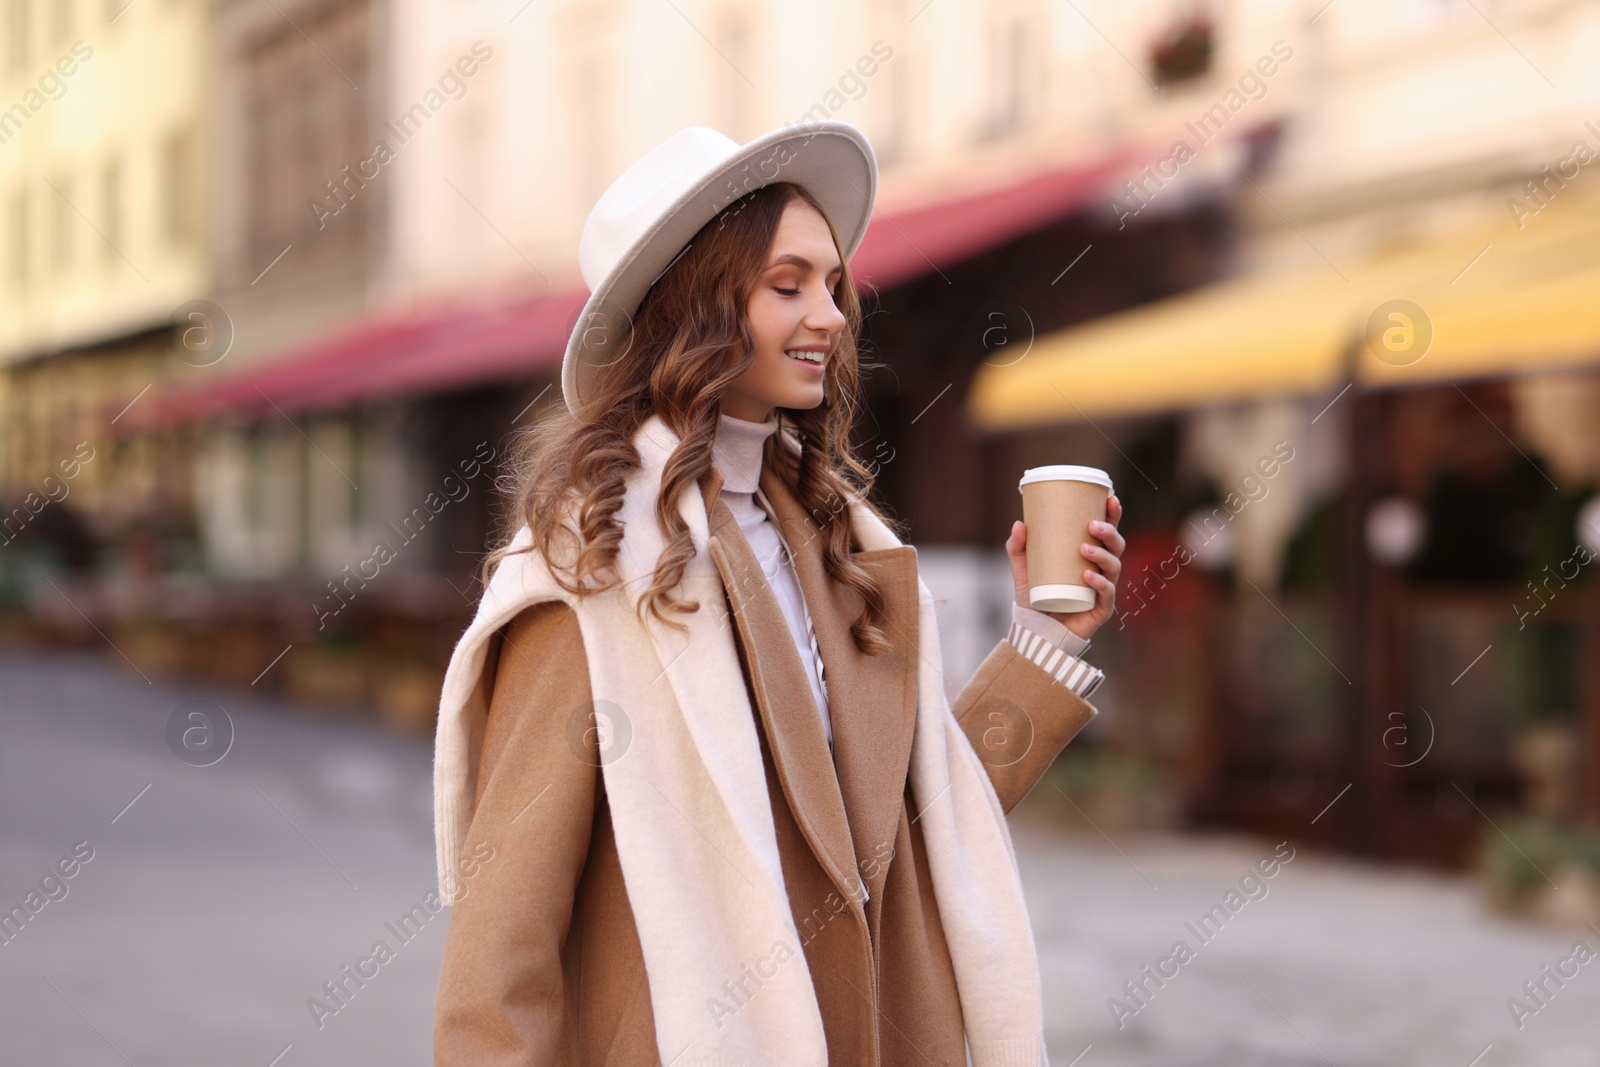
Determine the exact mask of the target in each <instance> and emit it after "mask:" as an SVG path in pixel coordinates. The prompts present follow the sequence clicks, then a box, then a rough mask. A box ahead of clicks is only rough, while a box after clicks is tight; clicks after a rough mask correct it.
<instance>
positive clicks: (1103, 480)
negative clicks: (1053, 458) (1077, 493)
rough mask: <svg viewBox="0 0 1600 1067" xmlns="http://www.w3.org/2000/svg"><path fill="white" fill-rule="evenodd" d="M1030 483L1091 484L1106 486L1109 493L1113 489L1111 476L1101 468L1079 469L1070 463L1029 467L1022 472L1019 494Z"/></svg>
mask: <svg viewBox="0 0 1600 1067" xmlns="http://www.w3.org/2000/svg"><path fill="white" fill-rule="evenodd" d="M1029 482H1089V483H1090V484H1092V485H1103V486H1105V487H1106V490H1107V491H1108V492H1110V491H1112V489H1113V487H1112V485H1111V475H1109V474H1107V473H1106V472H1105V471H1103V470H1101V469H1100V468H1099V467H1078V466H1074V465H1072V464H1070V463H1055V464H1052V465H1050V466H1048V467H1029V468H1028V469H1027V470H1025V471H1023V472H1022V480H1021V481H1020V482H1018V483H1017V492H1019V493H1020V492H1022V487H1023V486H1025V485H1027V484H1028V483H1029Z"/></svg>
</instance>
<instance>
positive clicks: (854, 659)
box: [434, 466, 1097, 1067]
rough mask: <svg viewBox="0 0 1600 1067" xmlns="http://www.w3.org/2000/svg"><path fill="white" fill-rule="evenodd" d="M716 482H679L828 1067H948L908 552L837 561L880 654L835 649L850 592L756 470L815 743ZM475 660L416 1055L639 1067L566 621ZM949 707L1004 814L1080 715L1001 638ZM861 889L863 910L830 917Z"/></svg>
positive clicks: (577, 668)
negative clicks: (464, 782)
mask: <svg viewBox="0 0 1600 1067" xmlns="http://www.w3.org/2000/svg"><path fill="white" fill-rule="evenodd" d="M721 484H722V478H721V474H720V473H719V472H717V471H716V470H713V471H712V472H711V474H710V476H709V477H708V478H707V479H706V481H705V482H704V483H703V484H702V486H701V489H702V492H703V493H704V498H705V504H706V508H707V513H708V516H709V519H710V527H711V538H710V555H711V557H712V559H713V560H714V561H715V563H716V566H717V569H718V571H719V573H720V574H721V576H722V579H723V585H724V591H725V594H726V596H727V600H728V603H727V605H726V608H727V610H728V612H729V617H730V619H732V620H734V622H735V623H736V635H735V637H736V644H737V646H738V648H739V655H740V661H741V664H742V666H743V668H744V675H745V682H746V685H747V686H748V688H749V693H750V698H751V699H750V705H751V707H753V708H756V709H758V713H759V717H758V721H757V724H756V725H757V731H758V735H759V738H760V742H761V751H762V758H763V762H764V764H765V768H766V777H767V786H768V793H769V797H770V799H771V802H772V813H773V820H774V824H775V827H776V831H777V838H778V847H779V855H780V858H781V862H782V867H783V875H784V881H785V885H786V888H787V890H788V895H789V901H790V905H791V908H792V910H793V915H794V921H795V926H796V929H797V930H799V931H800V935H801V939H802V944H803V951H804V954H805V959H806V964H807V966H808V968H809V969H810V972H811V975H812V980H813V983H814V986H815V990H816V995H817V997H818V1007H819V1009H820V1013H821V1015H822V1019H823V1028H824V1032H825V1035H826V1039H827V1045H828V1058H829V1062H830V1063H834V1064H848V1065H852V1067H854V1065H867V1067H877V1065H884V1067H900V1065H905V1067H911V1065H927V1064H938V1065H941V1067H942V1065H950V1067H963V1065H965V1064H966V1062H967V1056H966V1051H965V1036H964V1034H965V1031H964V1028H963V1025H962V1015H961V1004H960V1000H959V997H958V995H957V990H956V982H955V976H954V971H953V968H952V965H951V961H950V954H949V950H948V948H947V947H946V944H945V939H944V934H943V931H942V929H941V926H940V921H939V910H938V906H937V903H936V901H935V898H934V896H933V887H932V881H931V878H930V875H929V870H928V862H927V856H926V853H925V850H924V847H923V843H922V835H921V831H920V829H919V826H918V823H917V817H918V813H917V812H916V811H914V810H912V806H911V804H910V798H911V794H910V788H909V780H908V759H909V752H910V749H911V745H910V734H911V731H912V727H913V724H914V722H915V712H916V699H917V680H916V673H917V672H916V666H917V664H916V657H917V628H918V617H917V606H918V602H917V592H918V590H917V559H916V550H915V549H914V548H913V547H911V546H909V545H902V546H897V547H894V548H889V549H874V550H868V551H857V552H856V553H855V555H854V558H855V560H856V562H858V563H860V564H861V565H862V566H864V567H866V568H867V569H868V570H869V571H871V572H872V574H873V575H874V577H875V578H876V580H877V582H878V584H879V586H880V588H881V589H882V590H883V591H884V594H885V598H886V612H887V621H886V623H885V626H884V629H885V631H886V633H887V634H888V636H889V638H890V640H891V641H892V642H893V644H894V648H893V650H892V651H891V652H889V653H888V654H886V655H881V656H877V657H873V656H868V655H866V654H864V653H861V652H859V651H857V649H856V647H855V643H854V641H853V639H852V638H851V636H850V631H849V627H850V623H851V622H852V621H853V620H854V619H855V618H856V617H857V615H858V614H859V612H860V609H861V599H860V597H859V595H858V594H856V593H855V592H854V591H853V590H851V589H849V588H848V587H846V586H844V585H842V584H840V583H838V582H835V581H833V580H832V579H831V578H829V577H828V576H827V574H826V572H825V571H824V569H823V560H822V536H821V532H820V530H819V528H818V526H817V525H816V523H815V522H814V521H813V520H812V518H811V517H810V516H809V515H808V514H807V513H806V511H805V508H804V506H803V505H802V504H801V502H800V501H799V500H798V498H797V497H796V496H795V494H794V492H793V491H792V490H791V489H790V488H789V486H788V485H787V484H786V482H785V480H784V479H783V478H782V477H781V476H779V475H778V474H777V472H776V471H774V470H773V469H772V468H771V467H770V466H769V467H767V468H765V469H763V471H762V474H761V486H762V488H763V489H764V490H765V491H766V493H767V496H768V498H769V499H770V501H771V502H772V506H773V509H774V511H775V512H776V514H777V517H778V519H779V520H780V528H781V531H782V533H783V535H784V537H785V539H786V540H787V542H788V544H789V545H790V547H791V549H792V550H793V551H794V553H795V569H796V573H797V575H798V578H799V584H800V587H801V590H802V592H803V594H804V596H805V599H806V603H807V605H808V607H809V609H810V612H811V615H812V621H813V625H814V627H815V630H816V639H817V645H818V647H819V649H820V651H821V655H822V659H823V662H824V663H826V664H827V678H828V696H829V706H830V710H831V713H832V720H833V732H834V747H833V751H832V753H831V754H830V752H829V748H828V743H827V739H826V737H825V735H824V733H823V727H822V721H821V717H820V715H819V713H818V709H817V706H816V703H815V700H814V698H813V696H812V693H811V689H810V686H809V683H808V681H807V679H806V676H805V673H804V667H803V666H802V663H801V660H800V656H799V654H798V652H797V650H796V649H795V646H794V641H793V638H792V637H791V636H790V632H789V629H788V627H787V624H786V622H785V620H784V616H783V613H782V609H781V608H780V607H779V605H778V601H777V598H776V596H775V595H774V594H773V592H772V590H771V588H770V587H769V586H767V584H766V582H765V579H764V578H758V579H757V580H756V581H754V582H752V581H750V580H749V578H748V576H749V575H751V574H755V575H757V576H759V575H761V570H760V566H759V564H758V563H757V561H756V559H755V555H754V553H753V552H752V551H751V549H750V547H749V544H748V543H747V542H746V540H745V538H744V535H743V533H742V532H741V531H740V530H739V527H738V524H737V523H736V522H735V521H734V519H733V516H732V514H731V513H730V512H729V511H728V508H727V506H726V505H725V504H723V503H722V501H721V499H720V497H719V495H718V494H719V493H720V490H721ZM706 607H708V606H703V607H702V609H701V610H706ZM489 657H490V660H489V663H488V664H486V667H485V672H486V674H489V673H490V672H492V678H493V689H492V694H491V696H490V701H489V716H488V723H487V727H486V733H485V735H484V739H483V749H482V754H481V757H480V763H479V767H478V776H477V784H476V807H475V810H474V814H473V818H472V825H471V830H470V834H469V836H468V838H467V839H468V840H471V841H474V842H480V844H479V845H478V846H477V847H476V849H475V850H474V858H473V860H472V861H471V864H470V867H468V868H467V869H464V870H463V871H462V877H463V882H462V884H463V886H464V890H465V896H464V897H463V898H462V899H460V900H459V901H457V903H456V904H455V905H454V907H453V909H452V915H451V919H450V925H449V929H448V932H447V934H446V939H445V950H444V962H443V968H442V971H441V974H440V978H439V987H438V995H437V1001H436V1004H435V1013H434V1063H435V1065H436V1067H469V1065H470V1067H491V1065H501V1064H504V1065H506V1067H512V1065H520V1067H528V1065H534V1067H547V1065H552V1067H553V1065H568V1064H574V1065H583V1067H589V1065H618V1067H620V1065H627V1067H632V1065H651V1067H660V1065H661V1063H662V1061H661V1058H660V1056H659V1055H658V1053H657V1050H656V1036H655V1028H654V1021H653V1018H652V1011H651V999H650V987H649V982H651V981H671V980H672V976H671V975H659V976H657V975H650V976H648V977H647V975H646V973H645V966H644V957H643V954H642V951H641V948H640V942H639V937H638V933H637V929H636V927H635V925H634V916H633V912H632V910H631V907H630V905H629V900H628V895H627V892H626V888H625V886H624V883H623V878H622V868H621V865H620V863H619V860H618V854H617V849H616V841H615V837H614V835H613V832H612V826H611V820H610V817H609V814H608V809H607V804H606V794H605V789H604V782H603V778H602V774H601V760H602V759H603V758H605V757H604V756H603V755H602V753H601V751H600V750H599V748H598V747H597V744H596V741H595V738H594V736H593V733H592V731H586V730H585V729H584V728H583V726H584V725H585V723H584V721H582V720H578V719H575V717H574V716H573V715H572V714H571V713H570V712H571V709H576V708H580V707H583V706H585V703H586V701H587V700H588V699H589V695H590V689H589V685H590V676H589V670H588V661H587V659H586V657H585V652H584V645H583V638H582V635H581V633H580V631H579V628H578V623H577V616H576V614H575V612H574V611H573V609H572V608H571V607H570V606H568V605H567V604H565V603H561V602H548V603H542V604H537V605H534V606H532V607H529V608H527V609H524V610H523V611H522V612H521V613H520V614H518V615H517V616H516V617H515V619H514V620H513V621H512V622H511V623H510V624H509V625H507V626H505V627H504V628H502V630H501V632H500V634H499V636H498V639H497V640H495V641H494V642H493V643H492V645H491V649H490V652H489ZM952 712H953V713H954V715H955V716H956V719H957V721H958V723H959V724H960V725H961V728H962V730H963V731H964V733H965V735H966V737H967V739H968V740H969V741H970V742H971V744H972V745H973V748H974V749H975V751H976V752H977V754H978V756H979V758H980V759H981V761H982V763H983V765H984V767H985V768H986V769H987V771H988V774H989V779H990V782H991V783H992V785H993V787H994V789H995V792H996V795H997V798H998V800H999V802H1000V805H1001V807H1002V809H1003V810H1005V811H1007V812H1009V811H1010V810H1011V809H1012V808H1013V807H1015V806H1016V804H1017V802H1018V801H1020V800H1021V799H1022V797H1023V796H1024V795H1026V794H1027V792H1028V791H1029V790H1030V789H1031V788H1032V787H1033V785H1034V784H1035V782H1037V780H1038V779H1039V776H1040V775H1041V774H1042V773H1043V772H1044V771H1045V769H1046V768H1047V767H1049V765H1050V763H1051V762H1052V761H1053V760H1054V759H1055V757H1056V755H1057V754H1058V753H1059V752H1060V751H1061V749H1062V748H1063V747H1064V746H1065V745H1066V744H1067V743H1068V742H1069V741H1070V740H1071V739H1072V738H1073V737H1074V736H1075V735H1076V734H1077V733H1078V731H1079V730H1080V729H1081V728H1082V727H1083V726H1084V725H1085V724H1086V723H1087V722H1088V721H1089V720H1090V719H1091V718H1093V717H1094V715H1095V714H1096V713H1097V712H1096V709H1095V708H1094V707H1093V706H1092V705H1090V704H1089V703H1087V702H1086V701H1084V700H1083V699H1082V698H1080V697H1078V696H1077V695H1076V694H1075V693H1073V692H1072V691H1071V690H1069V689H1068V688H1067V687H1066V686H1064V685H1062V684H1060V683H1059V682H1057V681H1055V679H1053V678H1052V677H1051V676H1050V675H1049V674H1047V673H1046V672H1045V671H1044V670H1043V669H1042V668H1040V667H1038V666H1037V665H1035V664H1034V663H1032V662H1030V661H1029V660H1028V659H1027V658H1025V657H1024V656H1022V655H1021V654H1020V653H1019V652H1017V651H1016V650H1015V649H1014V648H1012V647H1011V645H1010V644H1009V643H1007V642H1006V641H1003V640H1002V641H1000V642H999V643H998V644H997V645H996V646H995V648H994V649H993V651H991V652H990V653H989V655H988V657H987V658H986V659H985V660H984V661H983V663H982V664H981V665H980V666H979V668H978V671H977V673H976V674H975V675H974V676H973V678H972V679H971V680H970V681H969V682H968V683H967V685H966V686H965V688H964V689H963V690H962V691H961V693H960V695H959V696H958V697H957V699H956V701H955V702H954V704H953V705H952ZM575 722H576V723H577V724H578V725H577V726H575V725H574V724H575ZM891 753H899V754H901V758H892V757H888V756H887V755H886V754H891ZM819 856H824V857H839V856H846V857H853V858H854V859H855V861H856V862H855V868H854V877H853V878H845V879H839V878H837V877H835V876H834V875H830V873H829V871H830V869H831V870H833V871H835V872H837V871H839V870H841V869H845V868H842V867H841V865H840V864H837V863H824V862H822V861H821V860H819ZM863 896H865V897H866V904H865V907H864V908H855V907H851V906H850V904H851V902H852V900H854V901H859V900H861V899H862V897H863ZM752 983H754V985H752ZM758 987H759V979H758V978H755V976H753V975H747V976H745V982H744V985H743V989H742V990H741V989H740V988H738V987H735V986H732V985H730V988H729V996H730V998H731V1000H730V1002H732V1003H737V1001H738V998H739V997H740V996H748V995H752V992H753V991H754V995H759V991H758Z"/></svg>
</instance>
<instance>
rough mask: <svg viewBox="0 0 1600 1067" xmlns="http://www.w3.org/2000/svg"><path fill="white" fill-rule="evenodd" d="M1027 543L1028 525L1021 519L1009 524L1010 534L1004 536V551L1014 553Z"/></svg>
mask: <svg viewBox="0 0 1600 1067" xmlns="http://www.w3.org/2000/svg"><path fill="white" fill-rule="evenodd" d="M1027 544H1028V525H1027V523H1025V522H1023V521H1022V520H1021V519H1018V520H1017V521H1016V522H1014V523H1012V524H1011V536H1009V537H1007V538H1006V551H1008V552H1010V553H1012V554H1013V555H1015V554H1016V553H1018V552H1021V551H1022V550H1023V549H1024V548H1025V547H1027Z"/></svg>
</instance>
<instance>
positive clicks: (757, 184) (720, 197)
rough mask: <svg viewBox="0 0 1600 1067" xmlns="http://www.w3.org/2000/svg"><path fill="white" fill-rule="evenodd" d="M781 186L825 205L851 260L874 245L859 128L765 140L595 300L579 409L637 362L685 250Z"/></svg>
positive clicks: (873, 181)
mask: <svg viewBox="0 0 1600 1067" xmlns="http://www.w3.org/2000/svg"><path fill="white" fill-rule="evenodd" d="M776 182H793V183H794V184H795V185H799V186H801V187H803V188H804V189H805V190H806V191H807V192H809V193H810V194H811V195H812V196H814V197H816V199H817V203H818V204H820V205H821V206H822V211H823V214H825V215H826V216H827V217H828V221H829V222H831V223H832V224H833V229H834V232H835V233H837V234H838V235H839V243H840V254H841V255H842V256H843V258H844V260H845V261H846V262H848V261H849V259H850V257H851V256H852V255H854V254H855V250H856V248H857V247H859V246H860V244H861V239H862V238H863V237H864V236H866V232H867V223H868V222H869V221H870V219H871V216H872V205H873V201H874V200H875V199H876V197H877V192H878V163H877V157H876V156H875V155H874V154H873V151H872V146H871V145H870V144H868V143H867V139H866V137H865V136H864V135H863V134H862V133H861V131H860V130H858V129H857V128H856V127H854V126H852V125H850V124H849V123H845V122H834V121H829V120H822V121H818V122H802V123H796V124H794V125H792V126H786V127H784V128H783V129H781V130H774V131H773V132H771V133H768V134H765V135H763V136H761V137H758V138H756V139H755V140H753V141H751V142H750V143H748V144H746V145H744V146H743V147H741V148H740V149H739V151H738V152H736V153H735V154H734V155H732V156H730V157H729V158H728V160H727V161H726V162H725V163H723V164H722V165H721V166H719V167H717V168H716V169H715V170H714V171H713V172H711V173H709V174H708V175H707V176H706V177H705V178H704V179H702V180H701V181H700V182H698V183H696V184H695V185H694V186H693V187H691V188H690V189H689V190H687V191H686V192H685V193H684V194H683V195H682V196H680V197H679V198H678V199H677V200H676V201H674V202H673V204H672V205H671V206H670V207H668V208H667V210H665V211H664V212H662V214H661V217H660V218H659V219H657V220H656V223H655V225H653V226H651V227H650V229H649V230H647V231H646V232H645V233H644V235H643V236H641V237H640V238H639V239H638V240H637V241H635V242H634V244H633V246H632V247H631V248H629V249H628V250H627V251H626V252H625V253H623V255H622V257H621V258H620V259H619V260H618V261H617V264H616V266H615V267H613V268H612V270H611V272H610V273H609V274H607V275H606V277H605V278H604V279H603V280H602V281H601V282H600V284H599V286H597V287H596V288H595V290H594V292H593V293H591V294H590V296H589V299H588V301H587V302H586V303H585V304H584V306H583V310H582V311H581V312H580V313H579V315H578V319H577V321H576V323H575V324H574V326H573V329H572V334H571V336H570V337H569V338H568V339H567V351H566V355H565V356H563V357H562V361H561V392H562V395H563V396H564V397H565V398H566V401H567V408H568V409H569V410H571V411H572V412H574V413H576V412H577V411H578V410H579V409H580V408H581V407H582V405H583V403H584V401H585V399H586V394H585V388H584V387H585V386H586V385H587V384H588V382H589V380H590V379H591V378H592V377H593V375H594V374H595V373H596V372H597V371H599V370H600V369H601V368H602V367H604V366H606V365H608V364H610V363H613V362H615V361H616V360H618V359H624V358H626V357H627V355H628V347H629V344H630V342H631V338H632V333H633V315H634V313H635V312H636V311H637V310H638V308H639V305H640V303H642V302H643V300H644V297H645V294H646V293H648V292H649V291H650V287H651V286H652V285H654V284H655V282H656V279H657V278H659V277H660V276H661V275H662V274H663V273H664V272H665V271H666V269H667V268H668V267H670V266H671V265H672V264H673V263H674V262H675V261H676V260H677V258H678V256H679V255H681V254H682V252H683V250H684V246H686V245H687V244H688V243H689V242H690V241H691V240H693V238H694V235H695V234H697V233H699V232H700V229H701V228H702V227H703V226H705V224H706V223H708V222H710V221H711V220H712V219H714V218H716V217H717V213H718V212H720V211H721V210H722V209H723V208H725V207H727V206H728V205H729V204H731V203H733V202H734V201H735V200H737V199H739V198H740V197H742V196H745V195H746V194H748V193H752V192H754V191H755V190H757V189H760V188H763V187H764V186H768V185H772V184H774V183H776Z"/></svg>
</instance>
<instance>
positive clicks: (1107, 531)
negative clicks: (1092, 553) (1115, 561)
mask: <svg viewBox="0 0 1600 1067" xmlns="http://www.w3.org/2000/svg"><path fill="white" fill-rule="evenodd" d="M1089 536H1091V537H1093V538H1095V539H1096V540H1098V541H1100V542H1101V543H1102V544H1104V545H1105V546H1106V547H1107V548H1109V549H1110V550H1111V552H1112V554H1113V555H1118V556H1120V555H1122V550H1123V549H1125V548H1127V547H1128V542H1127V541H1125V540H1123V537H1122V535H1121V534H1120V533H1118V532H1117V528H1116V527H1115V526H1113V525H1111V524H1110V523H1108V522H1101V521H1099V520H1098V519H1096V520H1095V521H1094V522H1091V523H1090V524H1089Z"/></svg>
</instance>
